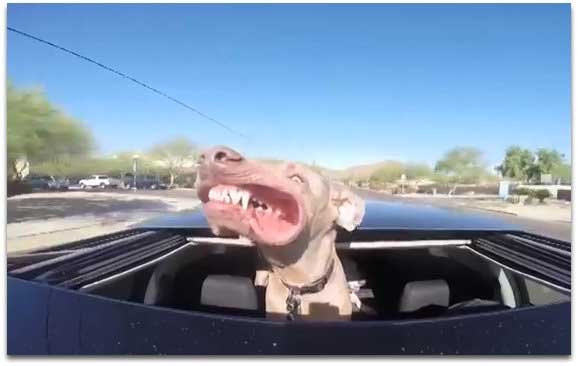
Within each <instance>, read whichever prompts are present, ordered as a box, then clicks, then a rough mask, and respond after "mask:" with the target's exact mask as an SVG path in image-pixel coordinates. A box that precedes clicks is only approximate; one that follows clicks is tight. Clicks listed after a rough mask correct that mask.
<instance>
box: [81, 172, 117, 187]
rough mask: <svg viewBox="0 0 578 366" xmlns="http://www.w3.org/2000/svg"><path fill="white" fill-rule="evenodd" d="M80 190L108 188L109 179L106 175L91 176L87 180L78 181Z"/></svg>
mask: <svg viewBox="0 0 578 366" xmlns="http://www.w3.org/2000/svg"><path fill="white" fill-rule="evenodd" d="M78 184H79V185H80V188H82V189H85V188H97V187H98V188H107V187H108V186H110V178H109V177H108V176H107V175H91V176H90V177H89V178H86V179H81V180H79V181H78Z"/></svg>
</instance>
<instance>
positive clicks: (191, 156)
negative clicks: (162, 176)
mask: <svg viewBox="0 0 578 366" xmlns="http://www.w3.org/2000/svg"><path fill="white" fill-rule="evenodd" d="M149 156H150V157H151V158H152V159H156V160H158V161H159V163H160V164H161V165H162V166H163V167H164V168H166V169H167V172H168V174H169V177H170V185H173V184H174V182H175V179H176V178H177V177H178V175H179V174H181V172H182V171H183V169H184V168H185V167H186V166H187V165H190V164H191V163H192V162H193V161H195V160H196V158H197V147H196V146H195V144H193V143H192V142H191V141H189V140H188V139H187V138H184V137H177V138H174V139H172V140H169V141H166V142H164V143H161V144H158V145H156V146H154V147H153V148H152V149H151V150H150V152H149Z"/></svg>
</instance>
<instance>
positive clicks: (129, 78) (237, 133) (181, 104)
mask: <svg viewBox="0 0 578 366" xmlns="http://www.w3.org/2000/svg"><path fill="white" fill-rule="evenodd" d="M7 28H8V30H9V31H11V32H14V33H17V34H20V35H21V36H24V37H27V38H30V39H33V40H35V41H37V42H40V43H44V44H46V45H48V46H50V47H54V48H56V49H58V50H60V51H63V52H66V53H69V54H71V55H73V56H76V57H78V58H80V59H82V60H84V61H88V62H90V63H92V64H94V65H96V66H98V67H101V68H103V69H105V70H106V71H110V72H112V73H114V74H116V75H118V76H120V77H123V78H125V79H128V80H130V81H132V82H133V83H135V84H138V85H140V86H142V87H143V88H146V89H148V90H150V91H152V92H154V93H156V94H158V95H161V96H163V97H165V98H167V99H168V100H170V101H172V102H174V103H177V104H178V105H180V106H181V107H184V108H186V109H188V110H190V111H193V112H195V113H197V114H198V115H200V116H201V117H203V118H205V119H208V120H209V121H211V122H213V123H215V124H217V125H219V126H221V127H222V128H224V129H226V130H227V131H229V132H231V133H232V134H234V135H238V136H241V137H242V138H244V139H247V140H248V139H249V138H248V137H247V136H245V135H244V134H242V133H240V132H238V131H235V130H233V129H232V128H230V127H229V126H227V125H226V124H224V123H222V122H219V121H217V120H216V119H214V118H212V117H210V116H207V115H206V114H204V113H203V112H201V111H199V110H198V109H196V108H194V107H191V106H190V105H188V104H187V103H185V102H182V101H180V100H178V99H177V98H174V97H171V96H170V95H168V94H166V93H165V92H162V91H160V90H158V89H157V88H154V87H152V86H150V85H148V84H146V83H143V82H142V81H139V80H137V79H135V78H133V77H132V76H129V75H127V74H125V73H123V72H120V71H118V70H115V69H113V68H112V67H108V66H106V65H104V64H102V63H100V62H98V61H95V60H93V59H91V58H90V57H86V56H83V55H81V54H79V53H78V52H75V51H72V50H70V49H68V48H65V47H62V46H59V45H57V44H55V43H52V42H49V41H47V40H44V39H42V38H39V37H36V36H33V35H32V34H29V33H26V32H23V31H21V30H18V29H15V28H12V27H7Z"/></svg>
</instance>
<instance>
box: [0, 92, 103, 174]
mask: <svg viewBox="0 0 578 366" xmlns="http://www.w3.org/2000/svg"><path fill="white" fill-rule="evenodd" d="M6 134H7V138H6V139H7V152H8V164H9V166H10V167H11V170H12V173H13V178H14V179H17V180H18V179H21V178H22V175H21V172H20V169H18V165H19V164H18V162H19V161H22V160H23V159H24V160H27V161H29V162H30V163H31V166H33V163H42V162H49V161H51V162H53V163H54V164H58V163H60V162H62V161H65V160H68V159H71V158H78V157H83V156H87V155H88V154H89V153H90V152H91V151H92V150H93V148H94V140H93V137H92V134H91V133H90V131H89V130H88V129H86V127H85V126H84V125H83V124H82V123H81V122H80V121H78V120H76V119H74V118H71V117H69V116H67V115H66V114H64V112H62V111H61V110H59V109H58V108H56V107H55V106H53V105H52V104H51V103H50V102H49V101H48V99H47V98H46V96H45V95H44V93H42V92H41V91H38V90H19V89H16V88H15V87H14V86H12V84H11V83H10V82H9V83H8V88H7V128H6Z"/></svg>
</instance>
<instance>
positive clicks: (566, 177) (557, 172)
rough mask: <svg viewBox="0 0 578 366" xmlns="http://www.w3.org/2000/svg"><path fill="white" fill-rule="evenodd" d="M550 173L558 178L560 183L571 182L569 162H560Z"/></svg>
mask: <svg viewBox="0 0 578 366" xmlns="http://www.w3.org/2000/svg"><path fill="white" fill-rule="evenodd" d="M552 175H553V176H554V177H555V178H559V179H560V180H561V181H562V184H570V183H572V166H571V165H570V164H560V165H559V166H558V167H556V168H554V170H553V171H552Z"/></svg>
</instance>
